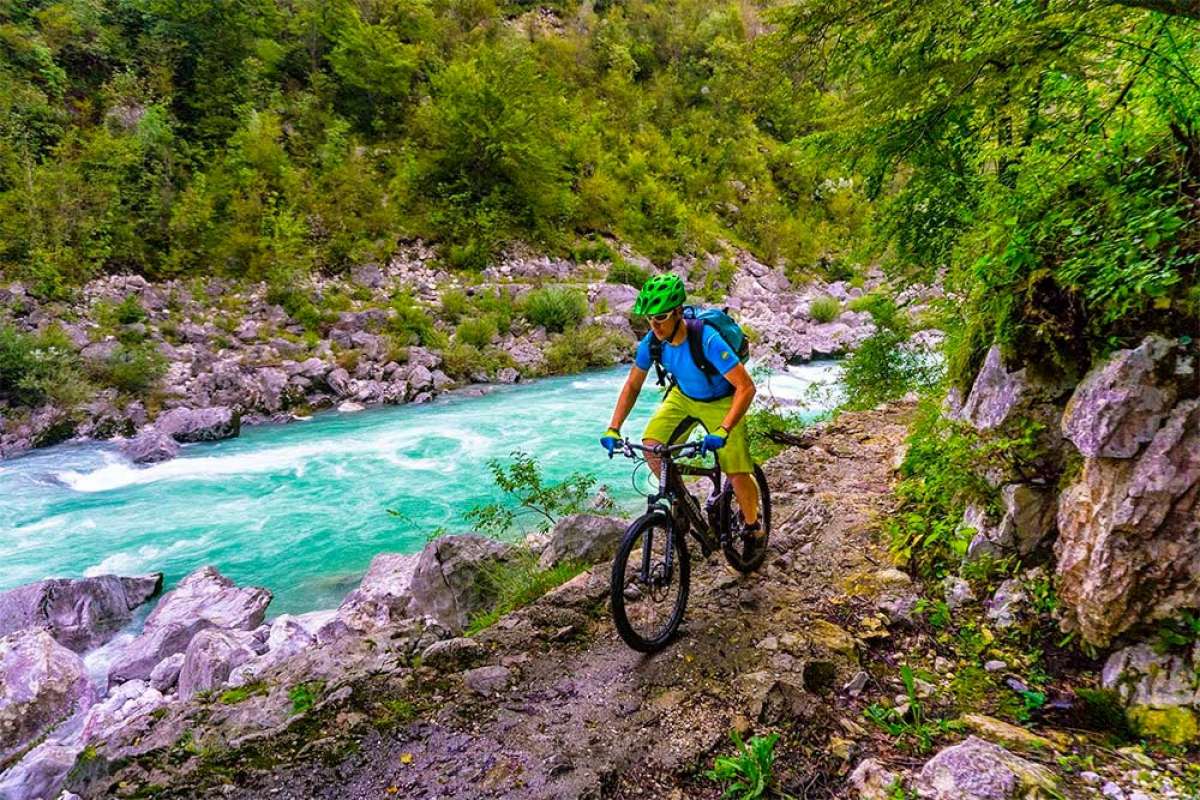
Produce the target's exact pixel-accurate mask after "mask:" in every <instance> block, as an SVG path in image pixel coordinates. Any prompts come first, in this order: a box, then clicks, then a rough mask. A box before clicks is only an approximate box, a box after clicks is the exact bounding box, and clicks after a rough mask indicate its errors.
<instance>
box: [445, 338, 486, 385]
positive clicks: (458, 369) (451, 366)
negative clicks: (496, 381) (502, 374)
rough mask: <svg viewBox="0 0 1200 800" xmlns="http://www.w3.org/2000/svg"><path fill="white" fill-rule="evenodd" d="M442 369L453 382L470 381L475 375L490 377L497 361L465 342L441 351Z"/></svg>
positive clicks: (451, 345) (456, 343)
mask: <svg viewBox="0 0 1200 800" xmlns="http://www.w3.org/2000/svg"><path fill="white" fill-rule="evenodd" d="M442 369H443V370H444V371H445V373H446V374H447V375H449V376H450V377H451V378H454V379H455V380H472V379H473V378H474V377H475V375H477V374H482V375H491V374H492V373H494V372H495V371H496V370H497V369H499V361H498V360H497V359H496V358H492V357H489V356H488V354H487V353H485V352H484V351H482V350H480V349H479V348H478V347H476V346H475V345H473V344H468V343H467V342H454V343H453V344H450V345H448V346H447V347H446V348H445V349H443V350H442Z"/></svg>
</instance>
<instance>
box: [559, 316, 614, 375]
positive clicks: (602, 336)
mask: <svg viewBox="0 0 1200 800" xmlns="http://www.w3.org/2000/svg"><path fill="white" fill-rule="evenodd" d="M626 347H627V344H626V342H625V340H624V339H622V338H621V336H620V334H618V333H616V332H615V331H612V330H609V329H607V328H605V327H603V326H601V325H588V326H587V327H584V328H573V329H571V330H569V331H567V332H565V333H563V334H561V335H560V336H558V337H557V338H556V339H555V340H554V341H553V342H551V343H550V345H549V346H548V347H547V348H546V351H545V352H546V369H547V370H548V371H549V372H550V373H552V374H556V375H569V374H572V373H575V372H582V371H583V370H585V369H587V368H589V367H607V366H610V365H611V364H612V363H613V362H614V360H615V359H616V357H617V354H618V353H619V352H621V350H623V349H624V348H626Z"/></svg>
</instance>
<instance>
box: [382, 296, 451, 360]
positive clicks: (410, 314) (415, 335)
mask: <svg viewBox="0 0 1200 800" xmlns="http://www.w3.org/2000/svg"><path fill="white" fill-rule="evenodd" d="M392 310H393V311H394V312H395V315H394V316H392V317H391V318H390V319H389V320H388V323H387V331H388V333H390V334H391V335H392V337H393V338H394V340H395V342H396V344H398V345H400V346H404V345H413V344H419V345H421V346H422V347H432V346H434V345H436V344H438V343H439V342H441V341H442V337H441V336H440V334H439V333H438V331H437V329H436V328H435V327H433V319H432V318H430V316H429V313H428V312H427V311H426V310H425V309H424V308H422V307H421V306H419V305H418V304H417V301H416V300H414V299H413V297H412V295H409V294H401V295H398V296H397V297H396V298H395V299H394V300H392Z"/></svg>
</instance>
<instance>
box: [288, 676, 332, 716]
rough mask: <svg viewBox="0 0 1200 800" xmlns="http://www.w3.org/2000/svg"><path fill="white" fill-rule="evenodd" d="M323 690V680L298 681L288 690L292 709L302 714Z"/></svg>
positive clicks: (310, 706)
mask: <svg viewBox="0 0 1200 800" xmlns="http://www.w3.org/2000/svg"><path fill="white" fill-rule="evenodd" d="M323 691H325V681H307V682H306V683H298V684H296V685H295V686H293V687H292V688H291V689H290V690H289V691H288V699H289V700H291V701H292V711H294V712H295V713H297V714H303V713H304V712H305V711H308V710H309V709H310V708H312V707H313V705H314V704H316V702H317V700H318V699H320V697H321V693H322V692H323Z"/></svg>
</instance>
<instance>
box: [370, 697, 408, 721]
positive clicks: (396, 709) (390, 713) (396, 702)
mask: <svg viewBox="0 0 1200 800" xmlns="http://www.w3.org/2000/svg"><path fill="white" fill-rule="evenodd" d="M380 706H381V711H380V713H379V715H378V716H376V717H375V726H376V727H378V728H390V727H393V726H395V725H403V724H404V723H406V722H411V721H412V720H413V719H414V718H415V717H416V716H417V709H416V706H414V705H413V704H412V702H411V701H409V700H406V699H404V698H402V697H389V698H388V699H386V700H384V701H382V702H381V703H380Z"/></svg>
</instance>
